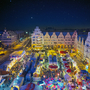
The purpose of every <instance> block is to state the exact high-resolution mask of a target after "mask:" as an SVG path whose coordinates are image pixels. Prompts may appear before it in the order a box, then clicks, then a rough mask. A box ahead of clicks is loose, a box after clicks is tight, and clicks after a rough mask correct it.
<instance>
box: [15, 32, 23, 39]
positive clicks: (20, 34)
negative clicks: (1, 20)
mask: <svg viewBox="0 0 90 90" xmlns="http://www.w3.org/2000/svg"><path fill="white" fill-rule="evenodd" d="M15 33H16V34H17V39H20V38H23V37H24V34H25V32H24V31H15Z"/></svg>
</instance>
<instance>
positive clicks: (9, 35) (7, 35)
mask: <svg viewBox="0 0 90 90" xmlns="http://www.w3.org/2000/svg"><path fill="white" fill-rule="evenodd" d="M16 40H17V34H16V33H15V32H14V31H6V29H5V30H4V32H3V34H2V37H1V41H2V43H3V44H4V45H7V46H9V45H12V44H13V43H14V42H15V41H16Z"/></svg>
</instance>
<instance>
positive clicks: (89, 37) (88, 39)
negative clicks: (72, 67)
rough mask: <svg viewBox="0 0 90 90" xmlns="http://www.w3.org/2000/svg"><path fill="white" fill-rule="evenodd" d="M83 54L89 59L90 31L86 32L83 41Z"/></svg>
mask: <svg viewBox="0 0 90 90" xmlns="http://www.w3.org/2000/svg"><path fill="white" fill-rule="evenodd" d="M84 48H85V49H84V56H85V57H86V58H88V59H90V32H88V36H87V39H86V41H85V46H84Z"/></svg>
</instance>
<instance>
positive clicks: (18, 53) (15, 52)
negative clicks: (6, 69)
mask: <svg viewBox="0 0 90 90" xmlns="http://www.w3.org/2000/svg"><path fill="white" fill-rule="evenodd" d="M23 52H24V51H23V50H19V51H14V52H13V53H11V54H10V56H20V55H21V54H22V53H23Z"/></svg>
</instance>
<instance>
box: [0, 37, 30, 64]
mask: <svg viewBox="0 0 90 90" xmlns="http://www.w3.org/2000/svg"><path fill="white" fill-rule="evenodd" d="M28 43H30V39H29V38H26V39H25V40H24V41H22V42H21V43H19V44H18V45H16V46H15V47H13V48H12V49H10V48H9V49H8V50H7V53H6V54H5V55H3V56H2V57H1V58H0V65H1V64H2V63H4V62H5V61H7V60H9V55H10V54H11V53H12V52H14V51H17V50H23V49H24V50H25V48H26V47H27V45H28ZM18 46H19V47H18ZM23 46H24V47H23Z"/></svg>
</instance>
